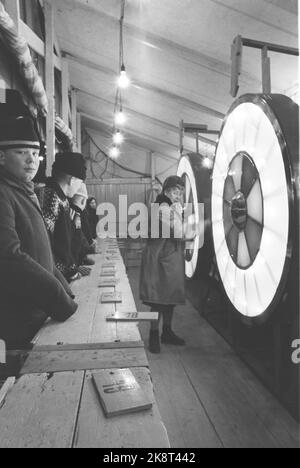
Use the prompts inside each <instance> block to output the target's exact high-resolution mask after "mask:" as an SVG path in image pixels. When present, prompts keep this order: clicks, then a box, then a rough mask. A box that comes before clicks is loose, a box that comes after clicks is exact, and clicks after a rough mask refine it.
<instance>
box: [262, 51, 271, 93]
mask: <svg viewBox="0 0 300 468" xmlns="http://www.w3.org/2000/svg"><path fill="white" fill-rule="evenodd" d="M261 61H262V83H263V93H264V94H271V60H270V57H268V48H267V47H264V48H263V49H262V52H261Z"/></svg>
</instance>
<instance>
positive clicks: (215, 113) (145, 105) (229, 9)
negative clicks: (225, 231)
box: [55, 0, 298, 159]
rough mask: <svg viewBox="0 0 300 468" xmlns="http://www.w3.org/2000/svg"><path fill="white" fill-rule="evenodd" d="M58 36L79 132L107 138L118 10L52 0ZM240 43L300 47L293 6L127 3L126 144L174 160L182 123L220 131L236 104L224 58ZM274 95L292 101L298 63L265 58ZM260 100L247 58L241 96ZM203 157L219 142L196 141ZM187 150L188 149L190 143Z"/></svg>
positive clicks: (285, 2)
mask: <svg viewBox="0 0 300 468" xmlns="http://www.w3.org/2000/svg"><path fill="white" fill-rule="evenodd" d="M55 4H56V33H57V36H58V38H59V42H60V47H61V49H62V51H63V52H64V53H65V54H66V57H67V58H68V61H69V66H70V78H71V84H72V86H73V87H74V88H76V89H77V90H78V93H77V96H78V108H79V110H80V112H81V113H82V117H83V125H84V127H86V128H87V129H93V130H94V131H97V132H98V133H99V135H100V134H101V135H103V136H106V137H107V136H108V135H109V133H110V132H111V130H112V124H113V110H114V101H115V93H116V78H117V74H118V67H119V18H120V11H121V1H120V0H55ZM238 34H241V35H242V36H243V37H247V38H251V39H257V40H261V41H266V42H273V43H277V44H282V45H285V46H291V47H297V46H298V16H297V0H251V1H249V0H127V2H126V12H125V26H124V47H125V64H126V69H127V72H128V74H129V76H130V78H131V81H132V85H131V87H130V88H129V89H128V90H126V91H125V92H124V93H123V100H124V108H125V111H126V113H127V114H128V122H127V124H126V137H127V141H128V143H129V144H132V145H136V146H139V147H141V148H144V149H146V150H152V151H155V152H156V153H157V154H161V155H162V156H165V157H167V158H175V159H176V158H178V147H179V136H178V128H179V122H180V120H181V119H183V120H184V121H186V122H193V123H198V124H205V125H208V127H209V129H212V130H219V129H220V127H221V124H222V120H223V118H224V116H225V114H226V112H227V111H228V109H229V107H230V105H231V104H232V102H233V100H234V99H233V98H232V97H231V96H230V93H229V90H230V75H231V61H230V49H231V44H232V42H233V39H234V38H235V36H237V35H238ZM270 56H271V60H272V91H273V92H276V93H277V92H279V93H285V94H290V95H291V94H292V92H294V90H295V87H297V84H298V75H297V73H298V63H297V58H295V57H291V56H284V55H279V54H275V53H271V54H270ZM260 91H261V62H260V52H259V51H258V50H254V49H253V50H252V49H245V52H244V59H243V73H242V77H241V87H240V94H244V93H248V92H254V93H258V92H260ZM203 137H204V138H203V141H202V142H201V150H203V151H208V150H210V151H212V150H213V146H211V145H208V144H209V141H207V140H211V141H212V143H213V142H214V141H215V140H216V138H217V136H216V135H209V136H208V135H203ZM185 145H186V149H188V150H192V149H194V148H195V146H194V141H193V140H192V139H191V138H186V140H185Z"/></svg>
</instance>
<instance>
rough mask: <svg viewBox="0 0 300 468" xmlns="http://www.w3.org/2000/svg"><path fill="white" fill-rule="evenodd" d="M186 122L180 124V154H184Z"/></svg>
mask: <svg viewBox="0 0 300 468" xmlns="http://www.w3.org/2000/svg"><path fill="white" fill-rule="evenodd" d="M183 125H184V122H183V120H181V121H180V122H179V152H180V154H182V153H183V138H184V128H183Z"/></svg>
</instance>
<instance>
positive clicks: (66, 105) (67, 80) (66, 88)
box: [61, 58, 70, 126]
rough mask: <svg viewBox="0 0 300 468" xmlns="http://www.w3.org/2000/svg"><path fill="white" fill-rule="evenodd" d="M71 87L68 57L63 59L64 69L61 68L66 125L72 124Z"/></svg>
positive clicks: (63, 109) (63, 114) (63, 111)
mask: <svg viewBox="0 0 300 468" xmlns="http://www.w3.org/2000/svg"><path fill="white" fill-rule="evenodd" d="M69 87H70V77H69V62H68V60H67V59H66V58H63V59H62V70H61V94H62V119H63V121H64V122H65V124H66V125H68V126H69V125H70V122H69V109H70V101H69Z"/></svg>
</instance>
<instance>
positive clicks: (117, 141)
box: [113, 130, 124, 145]
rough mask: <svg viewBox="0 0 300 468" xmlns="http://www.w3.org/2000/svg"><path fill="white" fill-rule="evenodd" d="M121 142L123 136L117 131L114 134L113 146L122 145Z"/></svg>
mask: <svg viewBox="0 0 300 468" xmlns="http://www.w3.org/2000/svg"><path fill="white" fill-rule="evenodd" d="M123 141H124V136H123V135H122V133H121V132H120V130H117V131H116V132H115V133H114V136H113V142H114V143H115V145H121V144H122V143H123Z"/></svg>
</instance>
